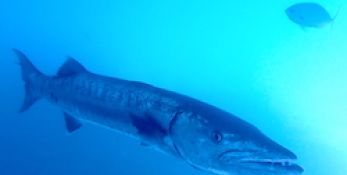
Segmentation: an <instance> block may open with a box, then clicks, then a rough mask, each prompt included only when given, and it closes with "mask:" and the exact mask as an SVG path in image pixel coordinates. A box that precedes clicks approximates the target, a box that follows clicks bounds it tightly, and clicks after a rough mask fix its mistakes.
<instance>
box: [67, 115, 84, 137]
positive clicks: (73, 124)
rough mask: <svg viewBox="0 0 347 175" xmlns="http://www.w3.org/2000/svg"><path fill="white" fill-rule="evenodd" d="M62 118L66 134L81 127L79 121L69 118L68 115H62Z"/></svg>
mask: <svg viewBox="0 0 347 175" xmlns="http://www.w3.org/2000/svg"><path fill="white" fill-rule="evenodd" d="M64 117H65V126H66V130H67V132H69V133H72V132H74V131H76V130H77V129H78V128H80V127H81V126H82V123H81V121H79V120H78V119H76V118H75V117H73V116H71V115H70V114H68V113H64Z"/></svg>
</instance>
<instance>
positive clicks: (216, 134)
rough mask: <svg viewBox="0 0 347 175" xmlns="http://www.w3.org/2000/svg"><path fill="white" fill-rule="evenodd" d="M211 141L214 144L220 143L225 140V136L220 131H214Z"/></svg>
mask: <svg viewBox="0 0 347 175" xmlns="http://www.w3.org/2000/svg"><path fill="white" fill-rule="evenodd" d="M211 139H212V141H213V142H214V143H220V142H222V140H223V135H222V133H220V132H218V131H213V132H212V134H211Z"/></svg>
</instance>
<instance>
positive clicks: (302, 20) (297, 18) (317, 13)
mask: <svg viewBox="0 0 347 175" xmlns="http://www.w3.org/2000/svg"><path fill="white" fill-rule="evenodd" d="M285 12H286V14H287V16H288V17H289V19H290V20H291V21H293V22H294V23H296V24H298V25H300V26H301V27H315V28H321V27H324V26H326V25H327V24H329V23H331V22H333V21H334V20H335V17H336V15H335V17H331V15H330V14H329V13H328V11H327V10H326V9H324V7H322V6H321V5H319V4H317V3H310V2H307V3H297V4H294V5H292V6H290V7H288V8H287V9H286V10H285Z"/></svg>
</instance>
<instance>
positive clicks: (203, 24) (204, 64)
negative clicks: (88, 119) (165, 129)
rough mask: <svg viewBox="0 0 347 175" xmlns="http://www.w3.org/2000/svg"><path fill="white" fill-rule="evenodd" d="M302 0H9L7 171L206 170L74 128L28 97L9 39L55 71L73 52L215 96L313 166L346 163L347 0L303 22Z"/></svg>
mask: <svg viewBox="0 0 347 175" xmlns="http://www.w3.org/2000/svg"><path fill="white" fill-rule="evenodd" d="M297 2H300V1H294V0H279V1H270V0H262V1H255V0H248V1H247V0H245V1H230V0H229V1H227V0H214V1H212V0H167V1H159V0H151V1H140V0H127V1H121V0H118V1H117V0H88V1H82V0H72V1H68V0H50V1H45V0H1V1H0V71H1V73H0V80H1V85H0V97H1V101H0V175H17V174H18V175H19V174H21V175H22V174H28V175H29V174H30V175H46V174H50V175H58V174H59V175H60V174H64V175H82V174H83V175H94V174H102V175H117V174H118V175H130V174H141V175H159V174H167V175H177V174H185V175H188V174H190V175H198V174H208V173H205V172H200V171H197V170H195V169H193V168H191V167H190V166H189V165H187V164H186V163H185V162H183V161H181V160H177V159H176V158H174V157H171V156H167V155H164V154H162V153H160V152H157V151H155V150H152V149H149V148H146V147H143V146H140V144H139V143H138V141H136V140H133V139H131V138H128V137H126V136H124V135H121V134H118V133H115V132H113V131H110V130H108V129H105V128H102V127H99V126H95V125H91V124H86V125H84V127H83V128H81V129H80V130H79V131H78V132H75V133H73V134H67V132H66V131H65V126H64V121H63V117H62V111H60V110H59V108H58V107H56V106H53V105H51V104H49V103H47V102H46V101H44V100H43V101H39V102H38V103H37V104H35V105H34V106H33V107H32V108H31V109H30V110H29V111H27V112H25V113H23V114H18V109H19V107H20V105H21V103H22V100H23V98H24V86H23V82H22V80H21V78H20V69H19V66H18V65H17V60H16V57H15V55H14V54H13V52H12V50H11V49H12V48H18V49H20V50H22V51H23V52H24V53H26V54H27V56H28V57H29V58H30V59H31V60H32V62H33V63H34V64H35V65H36V66H37V67H38V68H39V69H40V70H42V71H43V72H44V73H46V74H50V75H54V74H55V72H56V70H57V69H58V67H59V66H60V65H61V64H62V63H63V62H64V61H65V59H66V57H67V56H72V57H74V58H76V59H77V60H79V61H80V62H81V63H82V64H83V65H84V66H85V67H86V68H87V69H89V70H90V71H92V72H94V73H98V74H102V75H108V76H113V77H118V78H123V79H129V80H137V81H142V82H146V83H150V84H152V85H155V86H157V87H162V88H165V89H169V90H173V91H176V92H179V93H182V94H186V95H189V96H191V97H194V98H197V99H200V100H202V101H205V102H208V103H210V104H213V105H215V106H218V107H220V108H222V109H224V110H226V111H228V112H231V113H233V114H235V115H237V116H239V117H240V118H242V119H244V120H246V121H248V122H250V123H252V124H253V125H255V126H257V127H258V128H259V129H261V130H262V131H263V132H264V133H265V134H266V135H268V136H269V137H270V138H272V139H274V140H275V141H277V142H278V143H280V144H281V145H283V146H285V147H287V148H289V149H290V150H292V151H293V152H294V153H296V155H297V156H298V157H299V161H298V162H299V164H300V165H301V166H302V167H303V168H304V169H305V172H304V173H303V174H307V175H326V174H332V175H345V174H346V173H347V149H346V146H347V30H346V29H347V6H346V7H344V5H343V4H344V1H343V0H335V1H334V0H316V1H314V2H317V3H319V4H321V5H322V6H324V7H325V8H326V9H327V11H329V12H330V13H331V14H332V15H334V14H335V13H337V11H338V9H339V8H340V7H341V6H342V7H341V10H340V12H339V14H338V15H337V17H336V19H335V20H334V21H333V23H332V24H329V25H328V26H325V27H322V28H306V29H303V28H302V27H300V26H298V25H297V24H295V23H293V22H292V21H290V20H289V19H288V17H287V16H286V14H285V12H284V10H285V9H286V8H287V7H288V6H290V5H292V4H294V3H297Z"/></svg>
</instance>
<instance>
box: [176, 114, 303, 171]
mask: <svg viewBox="0 0 347 175" xmlns="http://www.w3.org/2000/svg"><path fill="white" fill-rule="evenodd" d="M210 108H211V109H209V110H208V111H207V110H204V111H203V112H201V113H194V112H182V113H179V114H177V116H176V118H175V121H174V122H173V123H172V126H171V130H170V134H171V138H172V141H173V143H174V145H175V149H176V151H177V152H178V154H179V155H180V156H181V157H182V158H183V159H184V160H185V161H187V162H188V163H189V164H190V165H192V166H193V167H195V168H198V169H202V170H205V171H209V172H213V173H215V174H220V175H222V174H223V175H234V174H235V175H238V174H242V175H251V174H252V175H253V174H257V175H275V174H276V175H300V174H301V173H302V172H303V169H302V168H301V167H300V166H298V165H296V164H294V160H295V159H296V158H297V157H296V156H295V155H294V154H293V153H292V152H291V151H289V150H287V149H286V148H284V147H282V146H280V145H279V144H277V143H275V142H274V141H272V140H271V139H269V138H268V137H266V136H265V135H264V134H262V133H261V132H260V131H259V130H258V129H257V128H255V127H254V126H252V125H251V124H249V123H247V122H245V121H243V120H241V119H239V118H237V117H235V116H233V115H231V114H229V113H226V112H224V111H220V110H218V109H215V108H214V107H210Z"/></svg>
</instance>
